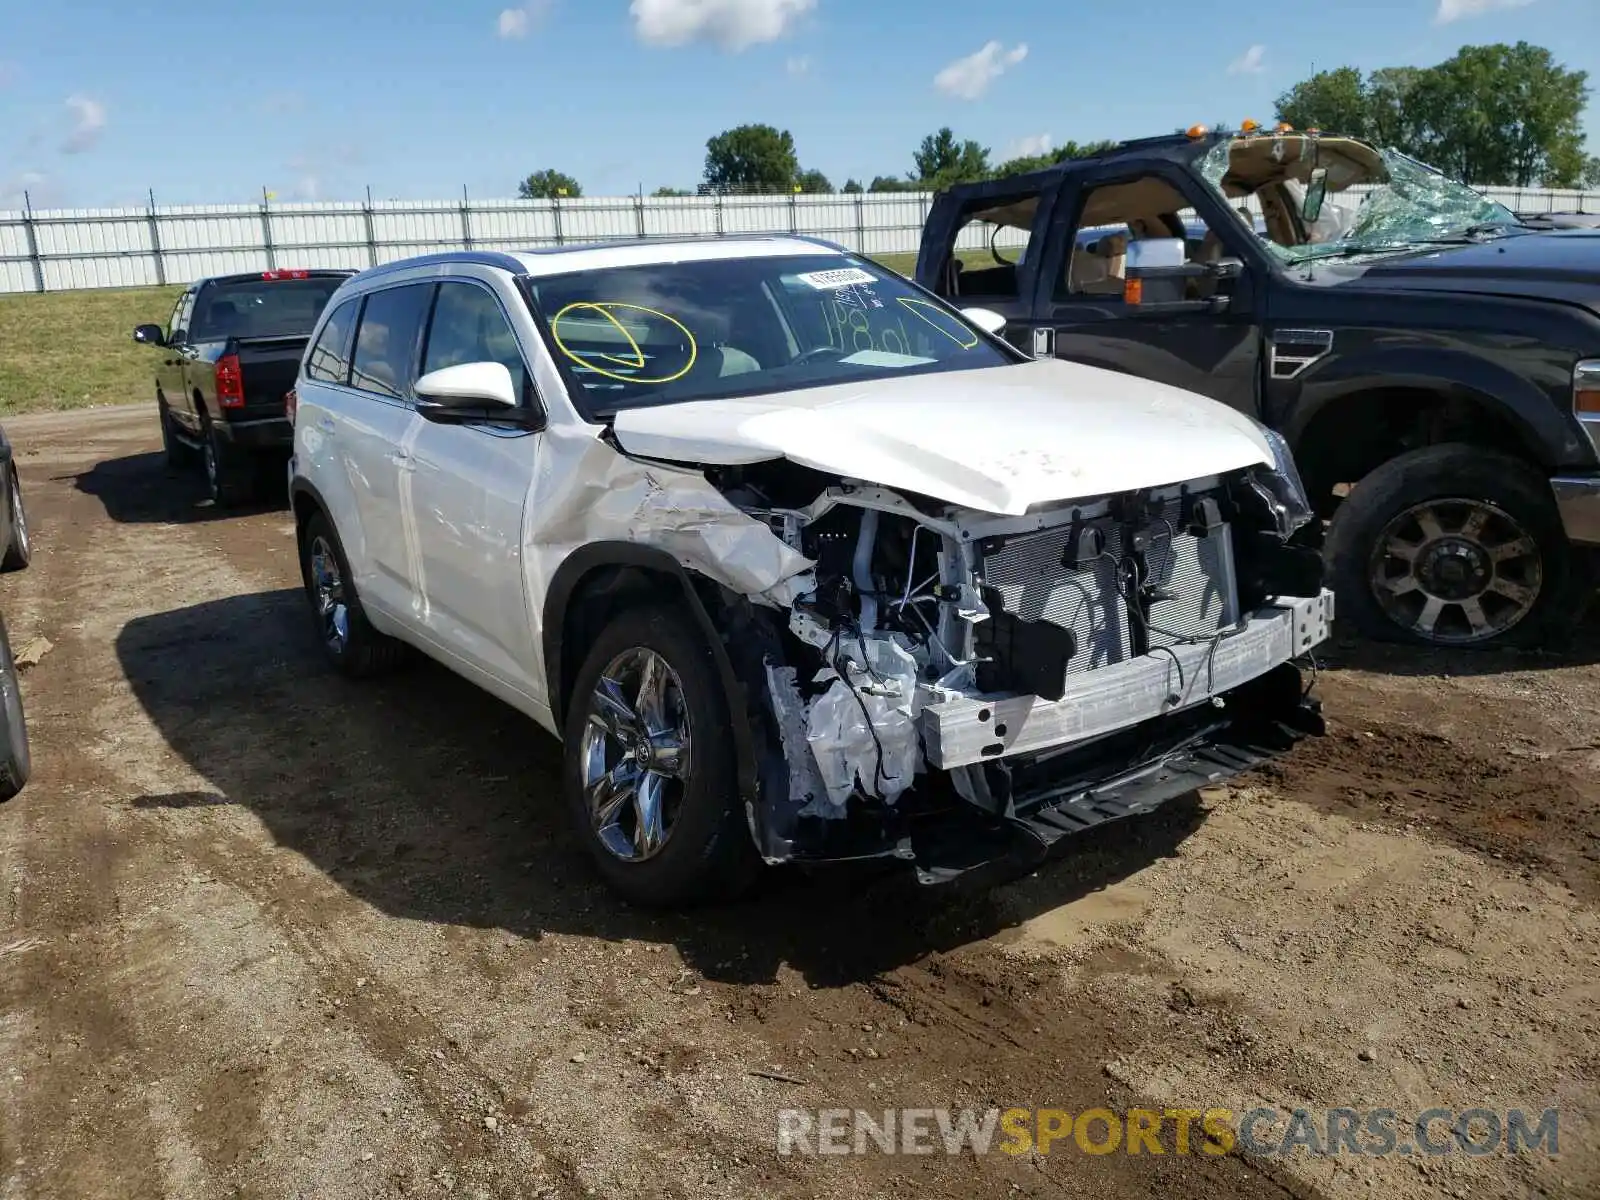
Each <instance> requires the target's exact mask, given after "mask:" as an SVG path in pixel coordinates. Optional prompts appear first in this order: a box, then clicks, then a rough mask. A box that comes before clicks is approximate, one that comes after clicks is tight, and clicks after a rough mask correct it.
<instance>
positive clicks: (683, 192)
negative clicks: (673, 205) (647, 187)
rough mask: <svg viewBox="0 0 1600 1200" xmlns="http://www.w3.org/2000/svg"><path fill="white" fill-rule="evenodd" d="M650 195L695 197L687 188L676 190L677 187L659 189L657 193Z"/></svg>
mask: <svg viewBox="0 0 1600 1200" xmlns="http://www.w3.org/2000/svg"><path fill="white" fill-rule="evenodd" d="M650 194H651V195H652V196H692V195H694V193H693V192H691V191H688V190H687V189H685V188H675V187H658V188H657V189H656V190H655V191H653V192H651V193H650Z"/></svg>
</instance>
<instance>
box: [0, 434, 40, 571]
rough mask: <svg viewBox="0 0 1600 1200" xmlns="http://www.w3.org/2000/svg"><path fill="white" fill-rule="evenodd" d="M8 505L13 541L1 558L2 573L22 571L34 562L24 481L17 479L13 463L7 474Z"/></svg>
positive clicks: (15, 465)
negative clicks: (23, 491) (23, 497)
mask: <svg viewBox="0 0 1600 1200" xmlns="http://www.w3.org/2000/svg"><path fill="white" fill-rule="evenodd" d="M6 476H7V479H6V487H7V492H8V494H7V496H6V503H7V504H8V505H10V507H11V540H10V541H9V542H7V543H6V547H5V553H4V556H3V557H0V571H20V570H22V569H23V568H24V567H26V566H27V565H28V564H29V563H30V562H32V561H33V538H32V535H31V534H30V533H29V532H28V509H27V506H26V505H24V504H23V502H22V481H21V480H20V479H18V478H17V464H16V462H15V461H13V462H12V463H11V467H10V469H9V470H8V471H7V472H6Z"/></svg>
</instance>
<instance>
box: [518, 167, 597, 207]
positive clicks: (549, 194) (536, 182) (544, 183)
mask: <svg viewBox="0 0 1600 1200" xmlns="http://www.w3.org/2000/svg"><path fill="white" fill-rule="evenodd" d="M517 195H518V196H520V197H521V198H522V199H524V200H554V199H555V198H556V197H557V196H559V197H561V198H562V199H563V200H567V199H571V198H572V197H574V196H581V195H583V188H581V187H580V186H578V181H577V180H576V179H574V178H573V177H572V176H571V175H568V174H566V173H565V172H564V171H535V172H534V173H533V174H532V175H529V176H528V177H527V178H526V179H524V180H523V181H522V182H521V183H519V184H517Z"/></svg>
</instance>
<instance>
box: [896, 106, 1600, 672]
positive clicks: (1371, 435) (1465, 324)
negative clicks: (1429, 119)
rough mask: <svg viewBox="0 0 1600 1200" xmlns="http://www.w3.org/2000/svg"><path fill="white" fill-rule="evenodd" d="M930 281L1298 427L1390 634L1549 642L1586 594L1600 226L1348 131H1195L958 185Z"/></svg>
mask: <svg viewBox="0 0 1600 1200" xmlns="http://www.w3.org/2000/svg"><path fill="white" fill-rule="evenodd" d="M1197 221H1198V222H1199V225H1200V226H1201V227H1202V228H1199V229H1197V228H1196V225H1195V222H1197ZM1197 233H1198V234H1199V236H1198V237H1197V236H1196V234H1197ZM958 246H959V247H961V248H962V253H960V254H958V253H957V247H958ZM984 247H987V248H988V249H987V251H985V250H984V249H983V248H984ZM974 250H975V251H976V253H974ZM963 259H966V260H968V261H966V262H963ZM973 259H977V260H978V261H972V260H973ZM917 281H918V282H919V283H921V284H922V285H923V286H924V287H926V288H928V289H930V290H931V291H934V292H936V293H938V294H940V295H942V296H944V297H946V298H948V299H950V300H951V301H953V302H955V303H957V304H959V305H961V306H962V307H964V308H982V309H988V310H992V311H993V312H995V313H998V314H999V315H1000V316H1001V317H1003V318H1004V319H1005V322H1006V324H1005V329H1004V336H1006V337H1007V338H1008V339H1010V340H1011V341H1012V342H1013V343H1014V344H1016V345H1018V346H1019V347H1021V348H1022V349H1024V350H1026V351H1028V352H1030V353H1032V354H1034V355H1035V356H1046V355H1056V356H1060V357H1062V358H1070V359H1073V360H1075V361H1080V362H1085V363H1091V364H1094V365H1096V366H1100V367H1106V368H1110V369H1113V370H1117V371H1123V372H1127V373H1130V374H1135V375H1140V376H1144V377H1147V378H1150V379H1155V380H1159V381H1161V382H1165V383H1171V384H1175V385H1177V386H1179V387H1183V388H1186V389H1189V390H1191V391H1195V392H1200V393H1203V394H1205V395H1209V396H1211V397H1213V398H1215V399H1217V400H1221V401H1223V402H1225V403H1227V404H1230V405H1233V406H1235V407H1237V408H1239V409H1242V410H1244V411H1245V412H1247V413H1249V414H1250V415H1251V416H1254V417H1256V418H1257V419H1259V420H1261V421H1263V422H1265V423H1266V424H1268V425H1271V426H1273V427H1275V428H1276V429H1278V430H1279V431H1281V432H1282V433H1283V434H1284V435H1285V437H1286V438H1287V439H1288V441H1289V443H1290V446H1291V447H1292V449H1293V451H1294V454H1295V457H1296V460H1297V461H1298V463H1299V467H1300V471H1301V474H1302V476H1303V477H1304V480H1305V483H1306V488H1307V491H1308V493H1309V495H1310V496H1311V498H1312V501H1313V503H1314V504H1315V505H1316V507H1317V509H1318V511H1319V512H1320V514H1321V515H1322V516H1324V517H1326V518H1329V519H1331V524H1330V525H1329V526H1328V527H1327V534H1326V548H1325V549H1326V560H1327V562H1328V564H1329V571H1330V574H1331V577H1332V585H1333V586H1334V588H1335V589H1336V591H1337V592H1338V595H1339V604H1340V616H1341V617H1345V618H1348V619H1349V620H1351V621H1352V622H1353V623H1354V624H1355V625H1356V626H1358V627H1359V628H1361V629H1362V630H1364V631H1366V632H1367V633H1369V634H1372V635H1376V636H1380V637H1385V636H1387V637H1399V638H1405V639H1411V640H1416V641H1421V642H1425V643H1433V644H1450V645H1465V644H1486V643H1498V642H1511V641H1515V642H1518V643H1533V644H1538V643H1539V642H1540V640H1541V639H1542V638H1544V637H1545V636H1547V635H1549V634H1551V633H1553V632H1557V631H1559V630H1560V629H1561V628H1562V627H1563V626H1564V625H1565V624H1567V623H1568V622H1569V621H1570V620H1571V619H1572V618H1573V616H1574V615H1575V614H1576V613H1577V612H1578V611H1579V609H1580V606H1581V603H1582V602H1583V601H1584V600H1585V599H1586V598H1587V593H1588V591H1589V589H1590V585H1591V584H1592V582H1593V576H1592V574H1591V566H1592V563H1593V560H1594V552H1595V550H1596V548H1600V457H1597V455H1596V441H1597V440H1600V230H1578V229H1574V230H1561V231H1537V230H1534V229H1531V228H1529V227H1527V226H1525V225H1523V224H1522V223H1521V222H1519V220H1518V218H1517V217H1516V215H1515V214H1513V213H1512V212H1510V211H1509V210H1507V209H1505V208H1502V207H1501V206H1500V205H1498V204H1494V203H1492V202H1490V201H1489V200H1487V199H1485V198H1484V197H1483V196H1481V195H1479V194H1478V193H1477V192H1474V191H1472V190H1471V189H1469V188H1467V187H1465V186H1463V185H1461V184H1458V183H1455V182H1453V181H1452V180H1450V179H1448V178H1446V177H1445V176H1443V175H1441V174H1439V173H1438V172H1437V171H1435V170H1433V169H1432V168H1429V167H1427V166H1424V165H1423V164H1421V163H1418V162H1416V161H1415V160H1413V159H1410V158H1407V157H1406V156H1404V155H1401V154H1397V153H1395V152H1393V151H1384V150H1377V149H1374V148H1373V147H1371V146H1368V145H1366V144H1365V143H1362V142H1359V141H1356V140H1354V139H1351V138H1344V137H1336V136H1331V135H1326V134H1320V133H1317V132H1314V131H1311V132H1305V133H1298V132H1295V131H1293V130H1289V129H1287V128H1279V129H1274V130H1266V129H1254V130H1248V129H1247V131H1246V132H1242V133H1239V134H1224V133H1210V132H1207V131H1205V130H1203V129H1200V128H1196V129H1193V130H1190V131H1189V132H1188V133H1186V134H1178V135H1174V136H1170V137H1159V138H1150V139H1145V140H1141V141H1134V142H1127V143H1124V144H1123V145H1121V146H1119V147H1117V148H1116V149H1113V150H1110V151H1107V152H1106V153H1104V154H1101V155H1098V156H1096V157H1093V158H1086V159H1078V160H1073V161H1069V162H1066V163H1063V164H1060V165H1059V166H1056V167H1053V168H1051V169H1049V170H1046V171H1042V172H1039V173H1036V174H1031V175H1022V176H1015V177H1012V178H1008V179H1001V180H994V181H989V182H985V183H977V184H970V185H962V186H959V187H956V188H953V189H951V190H949V191H947V192H944V193H943V194H941V195H940V196H939V197H938V198H937V199H936V200H935V202H934V204H933V207H932V209H931V210H930V213H929V216H928V220H927V223H926V225H925V227H924V230H923V237H922V247H921V252H920V254H919V256H918V259H917Z"/></svg>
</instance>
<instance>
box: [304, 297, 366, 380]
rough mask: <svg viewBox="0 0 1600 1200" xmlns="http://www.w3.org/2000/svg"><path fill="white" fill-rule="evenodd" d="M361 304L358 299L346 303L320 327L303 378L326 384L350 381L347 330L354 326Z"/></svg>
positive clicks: (348, 332) (348, 337)
mask: <svg viewBox="0 0 1600 1200" xmlns="http://www.w3.org/2000/svg"><path fill="white" fill-rule="evenodd" d="M360 304H361V301H360V300H357V299H351V300H346V301H345V302H344V303H343V304H341V305H339V307H338V308H336V309H334V310H333V314H332V315H331V316H330V317H329V318H328V323H327V324H326V325H324V326H323V327H322V335H321V336H320V337H319V338H317V344H316V345H315V346H313V347H312V348H311V357H310V358H308V359H307V360H306V374H307V375H308V376H310V377H311V378H312V379H323V380H326V381H327V382H328V383H348V382H349V381H350V330H351V329H352V328H353V327H354V326H355V323H356V309H357V308H358V307H359V306H360Z"/></svg>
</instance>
